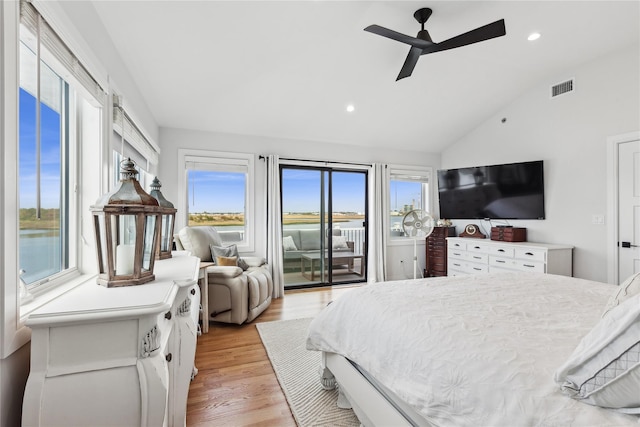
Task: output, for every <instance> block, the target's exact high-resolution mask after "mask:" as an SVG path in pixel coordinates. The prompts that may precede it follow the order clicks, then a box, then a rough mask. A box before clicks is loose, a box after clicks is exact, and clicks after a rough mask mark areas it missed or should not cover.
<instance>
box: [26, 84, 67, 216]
mask: <svg viewBox="0 0 640 427" xmlns="http://www.w3.org/2000/svg"><path fill="white" fill-rule="evenodd" d="M35 116H36V99H35V98H34V97H33V96H32V95H31V94H29V93H28V92H26V91H25V90H23V89H20V207H21V208H34V207H36V156H35V149H36V142H35V141H36V128H35ZM40 121H41V124H42V125H41V135H40V140H41V151H40V154H41V158H40V165H41V179H40V181H41V204H42V205H41V206H42V207H43V208H59V207H60V175H61V174H60V115H59V114H58V113H57V112H56V111H54V110H52V109H51V108H49V107H47V106H46V105H45V104H43V103H41V107H40Z"/></svg>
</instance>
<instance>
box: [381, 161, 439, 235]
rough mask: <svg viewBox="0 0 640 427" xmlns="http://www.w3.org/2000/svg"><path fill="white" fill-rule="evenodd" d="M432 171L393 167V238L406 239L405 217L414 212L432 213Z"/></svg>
mask: <svg viewBox="0 0 640 427" xmlns="http://www.w3.org/2000/svg"><path fill="white" fill-rule="evenodd" d="M430 176H431V169H418V170H410V169H403V168H399V167H392V168H391V173H390V179H389V204H390V206H389V217H390V221H389V224H390V227H391V230H390V233H391V237H392V238H394V237H395V238H401V237H405V234H404V230H403V227H402V220H403V219H404V216H405V215H406V214H407V213H409V212H411V211H412V210H416V209H419V210H423V211H426V212H430V207H431V206H430V197H429V194H430V188H429V178H430Z"/></svg>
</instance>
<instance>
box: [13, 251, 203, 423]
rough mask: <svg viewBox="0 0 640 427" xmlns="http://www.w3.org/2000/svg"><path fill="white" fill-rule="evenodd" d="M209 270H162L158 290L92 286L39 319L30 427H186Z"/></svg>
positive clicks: (182, 263)
mask: <svg viewBox="0 0 640 427" xmlns="http://www.w3.org/2000/svg"><path fill="white" fill-rule="evenodd" d="M199 262H200V260H199V259H198V258H196V257H192V256H187V255H184V254H181V253H180V254H175V255H174V257H173V258H170V259H166V260H162V261H158V262H156V264H155V268H154V273H155V276H156V279H155V281H153V282H150V283H147V284H144V285H138V286H127V287H119V288H106V287H103V286H100V285H98V284H96V283H95V281H93V280H92V281H91V282H88V283H85V284H83V285H80V286H78V287H77V288H74V289H73V290H71V291H69V292H67V293H66V294H64V295H62V296H60V297H58V298H56V299H55V300H53V301H51V302H50V303H48V304H46V305H44V306H43V307H41V308H39V309H38V310H36V311H34V312H33V313H32V314H31V315H30V316H29V318H28V320H27V326H29V327H30V328H31V329H32V336H31V371H30V374H29V378H28V380H27V385H26V389H25V394H24V402H23V412H22V423H23V426H92V425H100V426H153V427H156V426H184V425H185V421H186V404H187V394H188V390H189V384H190V381H191V377H192V372H193V369H194V358H195V350H196V338H197V319H198V313H199V304H200V290H199V288H198V285H197V278H198V267H199Z"/></svg>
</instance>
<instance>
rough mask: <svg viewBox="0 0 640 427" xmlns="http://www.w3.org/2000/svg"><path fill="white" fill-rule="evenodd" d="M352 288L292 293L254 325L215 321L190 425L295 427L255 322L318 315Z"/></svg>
mask: <svg viewBox="0 0 640 427" xmlns="http://www.w3.org/2000/svg"><path fill="white" fill-rule="evenodd" d="M351 289H353V286H346V285H343V286H333V287H324V288H315V289H304V290H291V291H286V292H285V297H284V298H279V299H276V300H273V301H272V303H271V305H270V306H269V308H267V310H265V312H264V313H262V314H261V315H260V316H259V317H258V318H257V319H256V320H254V321H253V322H252V323H249V324H245V325H228V324H221V323H211V326H210V328H209V333H208V334H203V335H201V336H200V337H199V338H198V346H197V350H196V367H197V368H198V371H199V372H198V375H197V376H196V377H195V379H194V380H193V381H192V382H191V387H190V388H189V399H188V402H187V426H188V427H195V426H207V427H210V426H234V427H236V426H237V427H239V426H278V427H280V426H283V427H286V426H292V427H293V426H295V425H296V423H295V421H294V419H293V416H292V415H291V411H290V409H289V405H287V401H286V399H285V397H284V394H283V393H282V390H281V389H280V385H279V384H278V380H277V379H276V376H275V374H274V372H273V368H272V367H271V362H269V358H268V357H267V353H266V352H265V350H264V347H263V346H262V341H261V340H260V336H259V335H258V331H257V329H256V327H255V324H256V323H259V322H272V321H276V320H287V319H299V318H303V317H313V316H315V315H316V314H317V313H319V312H320V310H322V309H323V308H324V307H325V306H326V305H327V304H328V303H329V302H330V301H332V300H334V299H336V298H338V297H339V296H340V295H342V294H344V293H345V292H348V291H349V290H351Z"/></svg>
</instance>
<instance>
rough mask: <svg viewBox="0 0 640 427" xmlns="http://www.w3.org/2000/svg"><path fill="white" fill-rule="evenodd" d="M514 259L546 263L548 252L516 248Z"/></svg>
mask: <svg viewBox="0 0 640 427" xmlns="http://www.w3.org/2000/svg"><path fill="white" fill-rule="evenodd" d="M514 252H515V253H514V257H515V258H518V259H527V260H529V259H530V260H533V261H540V262H546V260H547V251H546V250H545V249H532V248H515V251H514Z"/></svg>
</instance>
